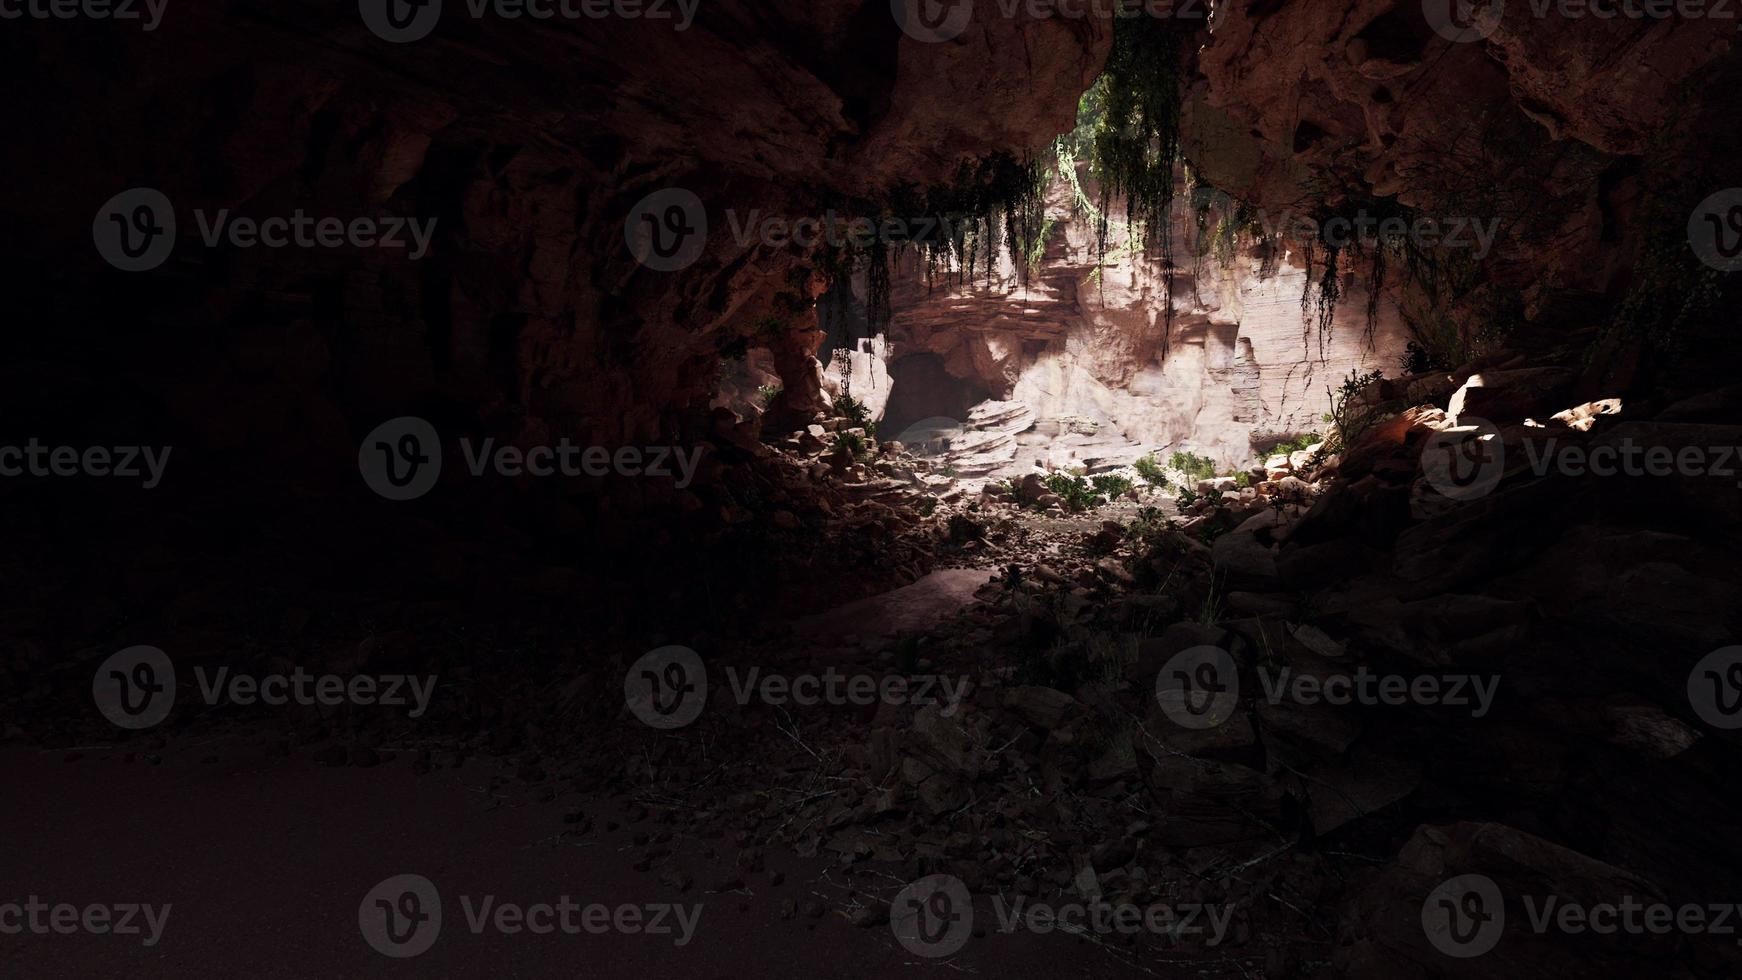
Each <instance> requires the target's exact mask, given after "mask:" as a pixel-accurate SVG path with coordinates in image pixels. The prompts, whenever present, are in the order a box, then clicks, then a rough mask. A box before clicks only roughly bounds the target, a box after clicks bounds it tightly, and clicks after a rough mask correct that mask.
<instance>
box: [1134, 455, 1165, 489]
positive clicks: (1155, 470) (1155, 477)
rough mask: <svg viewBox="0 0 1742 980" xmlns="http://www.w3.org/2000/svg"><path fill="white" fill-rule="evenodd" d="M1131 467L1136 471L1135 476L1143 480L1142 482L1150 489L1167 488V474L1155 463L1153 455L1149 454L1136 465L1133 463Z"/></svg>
mask: <svg viewBox="0 0 1742 980" xmlns="http://www.w3.org/2000/svg"><path fill="white" fill-rule="evenodd" d="M1132 467H1133V468H1134V469H1136V470H1137V475H1138V476H1140V477H1142V478H1143V482H1145V483H1147V484H1149V485H1150V486H1152V487H1162V488H1164V489H1165V488H1166V487H1167V472H1166V471H1165V470H1163V469H1162V468H1161V464H1160V463H1159V462H1157V461H1156V459H1155V454H1154V453H1150V454H1149V455H1147V456H1145V457H1143V458H1142V459H1140V460H1138V461H1137V462H1136V463H1133V464H1132Z"/></svg>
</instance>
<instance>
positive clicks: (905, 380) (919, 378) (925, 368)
mask: <svg viewBox="0 0 1742 980" xmlns="http://www.w3.org/2000/svg"><path fill="white" fill-rule="evenodd" d="M889 376H890V379H891V384H890V389H889V404H888V407H887V408H885V409H884V413H883V421H882V423H880V425H879V428H880V429H881V430H882V431H884V432H887V433H889V434H890V436H891V437H893V436H895V435H896V433H900V432H904V431H906V430H907V429H908V428H909V427H911V426H913V425H914V423H916V422H919V421H920V420H922V419H935V418H940V417H941V418H949V419H955V420H957V421H958V422H960V421H965V420H966V419H967V417H968V411H969V409H971V408H973V407H974V406H975V405H978V404H979V403H980V402H983V401H985V400H986V399H987V398H988V397H989V396H990V392H988V391H987V390H986V388H985V386H983V385H980V384H978V383H976V382H974V381H972V380H969V379H966V378H958V377H955V376H953V375H951V374H950V372H949V371H948V370H947V369H945V367H944V361H943V358H941V357H939V356H938V355H936V354H930V353H922V354H910V355H908V356H907V357H903V358H901V359H900V360H898V361H896V362H895V363H893V364H891V365H890V366H889Z"/></svg>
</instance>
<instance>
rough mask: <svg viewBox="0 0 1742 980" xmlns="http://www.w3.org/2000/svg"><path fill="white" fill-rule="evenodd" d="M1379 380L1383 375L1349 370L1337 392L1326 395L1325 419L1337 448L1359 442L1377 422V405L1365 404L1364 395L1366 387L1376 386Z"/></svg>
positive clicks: (1379, 414)
mask: <svg viewBox="0 0 1742 980" xmlns="http://www.w3.org/2000/svg"><path fill="white" fill-rule="evenodd" d="M1382 377H1384V375H1383V374H1382V373H1381V372H1379V371H1374V372H1372V373H1371V374H1361V373H1359V372H1357V371H1353V370H1351V371H1350V372H1349V376H1348V377H1347V378H1344V379H1343V383H1342V384H1341V385H1340V386H1338V388H1337V390H1336V391H1334V392H1329V394H1330V396H1331V414H1330V416H1329V419H1330V423H1331V429H1332V431H1333V432H1334V433H1335V434H1336V441H1337V445H1338V446H1341V447H1343V448H1344V449H1347V448H1349V447H1351V446H1354V445H1356V444H1357V443H1359V442H1360V441H1361V436H1362V435H1363V434H1364V433H1365V432H1366V431H1367V430H1368V429H1370V428H1372V427H1373V425H1374V423H1376V422H1378V421H1379V420H1380V418H1381V416H1382V415H1383V410H1382V409H1381V408H1380V407H1379V406H1376V405H1371V404H1368V403H1367V401H1366V398H1365V395H1364V393H1365V392H1366V390H1367V389H1368V388H1369V387H1371V386H1373V385H1376V384H1378V383H1379V381H1380V379H1381V378H1382Z"/></svg>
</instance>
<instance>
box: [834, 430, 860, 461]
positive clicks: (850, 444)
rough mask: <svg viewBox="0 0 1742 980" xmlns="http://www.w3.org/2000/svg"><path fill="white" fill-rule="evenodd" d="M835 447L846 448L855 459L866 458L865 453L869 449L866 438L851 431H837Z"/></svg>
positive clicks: (848, 453)
mask: <svg viewBox="0 0 1742 980" xmlns="http://www.w3.org/2000/svg"><path fill="white" fill-rule="evenodd" d="M834 448H835V449H836V450H845V451H846V453H847V455H849V456H851V457H852V458H854V459H864V458H865V453H866V452H867V451H868V449H867V447H866V445H865V440H863V439H861V438H859V437H858V436H856V435H854V434H852V433H851V432H838V433H836V434H835V442H834Z"/></svg>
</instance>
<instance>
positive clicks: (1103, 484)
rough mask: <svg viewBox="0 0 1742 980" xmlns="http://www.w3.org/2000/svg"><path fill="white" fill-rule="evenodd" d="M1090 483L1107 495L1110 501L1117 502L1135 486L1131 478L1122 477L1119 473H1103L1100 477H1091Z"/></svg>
mask: <svg viewBox="0 0 1742 980" xmlns="http://www.w3.org/2000/svg"><path fill="white" fill-rule="evenodd" d="M1089 483H1090V484H1091V485H1093V486H1094V488H1095V489H1096V490H1098V491H1100V492H1101V493H1102V494H1103V495H1105V496H1106V498H1107V499H1108V500H1117V499H1118V498H1120V497H1123V496H1125V494H1127V493H1129V492H1131V488H1132V487H1133V486H1135V484H1133V483H1132V482H1131V478H1130V477H1125V476H1120V475H1119V474H1117V473H1103V474H1101V475H1100V476H1094V477H1090V478H1089Z"/></svg>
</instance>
